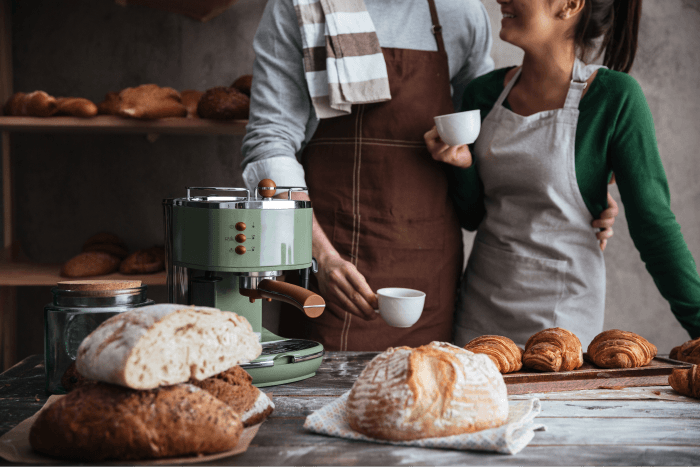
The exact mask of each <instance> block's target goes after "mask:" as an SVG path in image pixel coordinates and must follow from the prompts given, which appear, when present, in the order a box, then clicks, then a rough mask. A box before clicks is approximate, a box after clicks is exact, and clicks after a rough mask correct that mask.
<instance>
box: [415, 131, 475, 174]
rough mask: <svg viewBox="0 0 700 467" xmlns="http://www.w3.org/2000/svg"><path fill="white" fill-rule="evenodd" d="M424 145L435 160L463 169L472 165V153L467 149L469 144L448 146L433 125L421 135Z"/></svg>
mask: <svg viewBox="0 0 700 467" xmlns="http://www.w3.org/2000/svg"><path fill="white" fill-rule="evenodd" d="M423 139H424V140H425V145H426V146H427V147H428V151H430V155H431V156H433V159H435V160H436V161H440V162H444V163H446V164H450V165H454V166H455V167H461V168H463V169H466V168H469V167H471V166H472V153H471V152H470V151H469V146H467V145H466V144H463V145H462V146H448V145H447V143H445V142H444V141H443V140H442V139H440V135H439V134H438V131H437V128H435V127H433V128H432V129H431V130H430V131H428V132H427V133H426V134H424V135H423Z"/></svg>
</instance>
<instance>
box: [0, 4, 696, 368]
mask: <svg viewBox="0 0 700 467" xmlns="http://www.w3.org/2000/svg"><path fill="white" fill-rule="evenodd" d="M484 3H485V5H486V6H487V8H488V10H489V13H490V15H491V17H492V22H493V25H494V37H495V44H494V58H495V59H496V64H497V66H505V65H509V64H516V63H518V61H519V60H520V57H521V55H520V53H519V51H518V50H517V49H515V48H513V47H512V46H509V45H507V44H503V43H502V42H501V41H500V40H499V39H498V27H499V26H498V25H499V23H500V13H499V10H498V5H497V3H496V1H495V0H484ZM264 6H265V1H264V0H239V1H238V2H237V3H236V4H235V5H233V7H231V8H230V9H229V10H227V11H226V12H224V13H223V14H222V15H220V16H217V17H216V18H214V19H212V20H211V21H209V22H207V23H199V22H196V21H194V20H191V19H189V18H187V17H182V16H178V15H175V14H170V13H166V12H161V11H158V10H153V9H149V8H143V7H127V8H123V7H120V6H117V5H116V4H115V3H114V2H113V1H111V0H97V1H96V0H72V1H71V2H52V1H49V0H22V1H14V2H13V53H14V89H15V90H17V91H31V90H34V89H43V90H46V91H47V92H49V93H51V94H53V95H56V96H59V95H75V96H83V97H87V98H90V99H93V100H96V101H99V100H101V99H102V97H103V96H104V94H105V93H106V92H108V91H114V90H119V89H122V88H124V87H127V86H134V85H138V84H142V83H149V82H154V83H158V84H160V85H163V86H165V85H167V86H172V87H174V88H176V89H180V90H182V89H187V88H197V89H201V90H203V89H206V88H208V87H212V86H217V85H228V84H230V83H231V82H232V81H233V79H235V78H236V77H238V76H239V75H242V74H245V73H249V72H251V70H252V62H253V54H252V49H251V47H250V44H251V41H252V38H253V34H254V32H255V29H256V27H257V23H258V21H259V19H260V16H261V14H262V11H263V9H264ZM699 26H700V11H699V9H698V2H697V0H646V2H645V10H644V16H643V22H642V31H641V38H640V50H639V55H638V57H637V62H636V64H635V68H634V71H633V73H632V74H633V75H634V76H635V77H636V78H637V79H638V80H639V81H640V83H641V85H642V87H643V88H644V91H645V93H646V95H647V98H648V99H649V102H650V105H651V108H652V112H653V114H654V117H655V121H656V126H657V136H658V139H659V146H660V148H661V155H662V157H663V160H664V164H665V167H666V169H667V174H668V177H669V179H670V180H671V192H672V199H673V208H674V211H675V213H676V215H677V217H678V220H679V221H680V223H681V226H682V228H683V233H684V234H685V236H686V240H687V242H688V244H689V246H690V248H691V250H692V252H693V255H694V257H695V258H700V215H699V214H698V213H697V211H696V210H695V209H694V207H695V206H696V205H698V201H700V184H699V183H698V182H697V180H698V179H699V178H700V173H699V171H700V169H699V168H698V167H699V166H698V164H697V163H694V160H695V158H696V154H695V151H694V149H695V148H698V147H700V136H699V135H700V132H698V126H697V125H698V124H697V123H696V119H695V116H696V115H697V114H698V110H700V109H699V107H700V98H698V92H697V84H698V81H699V80H698V76H700V60H699V59H700V57H699V56H698V55H700V51H698V49H697V48H696V44H698V43H700V41H699V40H698V39H700V37H699V36H700V27H699ZM240 144H241V137H234V136H175V135H161V136H160V137H159V138H158V139H157V140H156V141H155V142H149V141H148V140H147V139H146V137H145V136H143V135H120V136H116V135H115V136H110V135H101V134H80V135H72V134H29V133H15V134H13V136H12V147H13V155H12V157H13V170H14V182H15V186H14V191H15V197H16V226H17V227H16V234H17V237H18V239H19V240H20V242H21V244H22V247H23V250H24V252H25V253H26V255H27V256H28V257H29V258H31V259H32V260H35V261H42V262H62V261H65V260H66V259H68V258H70V257H71V256H73V255H74V254H76V253H77V252H79V250H80V247H81V244H82V242H83V241H84V240H85V239H86V238H87V237H88V236H90V235H92V234H93V233H95V232H97V231H100V230H108V231H112V232H115V233H117V234H119V235H121V236H122V237H123V238H124V239H125V241H126V242H127V243H128V245H129V247H130V248H132V249H136V248H142V247H148V246H151V245H154V244H157V243H162V214H161V204H160V203H161V200H162V199H163V198H168V197H177V196H183V195H184V187H185V186H187V185H205V186H206V185H209V186H217V185H218V186H242V183H243V182H242V179H241V169H240V167H239V164H240V160H241V155H240ZM611 190H612V192H613V195H614V196H616V197H618V200H619V196H618V194H617V192H616V189H615V188H614V187H613V188H612V189H611ZM615 232H616V235H615V237H614V239H613V240H612V242H611V244H610V245H609V247H608V250H607V251H606V257H607V264H608V271H607V273H608V296H607V310H608V311H607V319H606V328H613V327H618V328H622V329H628V330H631V331H635V332H638V333H640V334H642V335H644V336H646V337H647V338H649V339H650V340H651V341H652V342H654V343H655V344H656V345H657V346H658V347H659V349H660V351H661V352H668V350H670V348H671V347H672V346H674V345H677V344H679V343H680V342H683V341H685V340H686V339H687V338H688V336H687V334H686V333H685V332H684V331H683V330H682V329H681V328H680V326H679V325H678V324H677V322H676V321H675V319H674V317H673V315H672V314H671V312H670V310H669V307H668V305H667V304H666V302H665V301H664V300H663V299H662V298H661V297H660V295H659V293H658V292H657V291H656V288H655V286H654V284H653V282H652V280H651V278H650V277H649V275H648V274H647V273H646V271H645V269H644V266H643V264H642V263H641V261H640V260H639V255H638V253H637V252H636V250H635V249H634V246H633V245H632V242H631V240H630V237H629V234H628V233H627V227H626V222H625V219H624V216H620V217H619V218H618V220H617V224H616V228H615ZM467 238H468V239H469V237H467ZM149 295H150V297H151V298H154V299H156V300H157V301H163V300H165V298H166V295H165V290H164V287H152V288H151V290H150V293H149ZM50 299H51V294H50V292H49V288H46V287H39V288H34V287H21V288H20V289H19V294H18V301H19V312H20V319H19V324H18V327H19V329H20V332H21V335H20V339H19V342H18V357H20V358H22V357H24V356H26V355H29V354H32V353H40V352H42V351H43V347H42V336H41V333H42V328H43V324H42V311H43V306H44V304H45V303H47V302H49V301H50ZM266 321H268V322H269V323H270V324H271V325H272V326H274V315H273V314H271V316H270V317H266Z"/></svg>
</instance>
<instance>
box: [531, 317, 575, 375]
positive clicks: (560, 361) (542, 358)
mask: <svg viewBox="0 0 700 467" xmlns="http://www.w3.org/2000/svg"><path fill="white" fill-rule="evenodd" d="M523 365H524V366H526V367H529V368H535V369H536V370H541V371H553V372H554V371H571V370H575V369H577V368H581V366H582V365H583V349H582V348H581V341H580V340H579V339H578V337H576V336H575V335H574V333H572V332H570V331H567V330H566V329H562V328H549V329H544V330H542V331H540V332H536V333H535V334H533V335H532V336H530V338H529V339H528V340H527V343H526V344H525V353H523Z"/></svg>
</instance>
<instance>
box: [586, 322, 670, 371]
mask: <svg viewBox="0 0 700 467" xmlns="http://www.w3.org/2000/svg"><path fill="white" fill-rule="evenodd" d="M587 353H588V358H589V359H590V360H591V361H592V362H593V363H594V364H595V365H597V366H599V367H601V368H637V367H640V366H646V365H648V364H649V363H651V361H652V359H653V358H654V357H655V356H656V353H657V349H656V346H655V345H654V344H652V343H651V342H649V341H648V340H646V339H645V338H643V337H642V336H640V335H638V334H635V333H633V332H628V331H621V330H619V329H610V330H608V331H603V332H601V333H600V334H598V335H597V336H596V337H595V338H594V339H593V340H592V341H591V343H590V344H589V345H588V350H587Z"/></svg>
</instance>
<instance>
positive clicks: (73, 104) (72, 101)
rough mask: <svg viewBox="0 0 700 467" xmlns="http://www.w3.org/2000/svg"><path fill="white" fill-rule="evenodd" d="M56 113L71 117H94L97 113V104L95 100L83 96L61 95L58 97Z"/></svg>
mask: <svg viewBox="0 0 700 467" xmlns="http://www.w3.org/2000/svg"><path fill="white" fill-rule="evenodd" d="M56 105H57V109H56V115H68V116H71V117H82V118H88V117H94V116H95V115H97V106H96V105H95V103H94V102H92V101H91V100H89V99H85V98H83V97H59V98H58V99H56Z"/></svg>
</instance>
